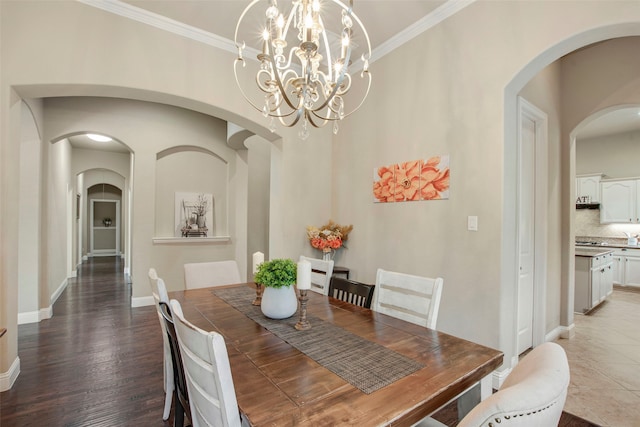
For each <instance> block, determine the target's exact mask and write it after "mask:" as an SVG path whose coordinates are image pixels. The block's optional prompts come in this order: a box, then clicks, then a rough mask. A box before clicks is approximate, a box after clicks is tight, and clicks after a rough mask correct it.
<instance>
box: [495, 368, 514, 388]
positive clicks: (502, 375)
mask: <svg viewBox="0 0 640 427" xmlns="http://www.w3.org/2000/svg"><path fill="white" fill-rule="evenodd" d="M510 373H511V368H505V369H504V370H503V371H498V370H495V371H493V374H492V375H491V386H492V387H493V389H494V390H500V387H502V383H503V382H504V380H506V379H507V376H509V374H510Z"/></svg>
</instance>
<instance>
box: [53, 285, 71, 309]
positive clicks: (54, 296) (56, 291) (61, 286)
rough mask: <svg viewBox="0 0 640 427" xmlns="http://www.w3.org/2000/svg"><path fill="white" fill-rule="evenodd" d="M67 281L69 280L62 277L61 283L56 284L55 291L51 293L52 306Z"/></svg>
mask: <svg viewBox="0 0 640 427" xmlns="http://www.w3.org/2000/svg"><path fill="white" fill-rule="evenodd" d="M68 283H69V281H68V280H67V279H64V280H63V281H62V283H61V284H60V286H58V289H56V290H55V292H54V293H53V295H51V305H52V306H53V304H55V302H56V301H57V300H58V298H60V295H62V293H63V292H64V290H65V289H67V284H68Z"/></svg>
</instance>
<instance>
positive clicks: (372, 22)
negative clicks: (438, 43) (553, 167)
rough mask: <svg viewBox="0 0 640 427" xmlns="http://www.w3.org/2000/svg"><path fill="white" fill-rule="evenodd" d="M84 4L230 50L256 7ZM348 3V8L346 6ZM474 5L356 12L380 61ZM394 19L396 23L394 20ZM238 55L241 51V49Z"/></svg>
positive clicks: (632, 114)
mask: <svg viewBox="0 0 640 427" xmlns="http://www.w3.org/2000/svg"><path fill="white" fill-rule="evenodd" d="M80 1H83V2H85V3H86V4H89V5H91V6H94V7H98V8H103V9H105V10H108V11H110V12H112V13H117V14H120V15H122V16H127V17H129V18H131V19H136V20H138V21H141V22H144V23H146V24H149V25H154V26H157V27H159V28H162V29H165V30H167V31H176V30H175V27H176V26H179V27H180V31H179V32H177V31H176V32H177V33H179V34H182V35H185V34H186V36H187V37H190V35H189V34H192V35H193V34H195V35H196V36H195V38H196V39H199V40H201V38H200V36H201V35H204V37H214V38H222V40H223V41H224V42H225V43H227V44H228V45H229V46H234V41H233V40H234V33H235V27H236V23H237V21H238V18H239V17H240V15H241V14H242V12H243V10H244V9H245V8H246V7H247V6H248V5H249V3H250V1H249V0H121V1H119V0H111V1H109V2H95V1H92V0H80ZM324 1H325V2H326V1H327V0H324ZM342 1H343V2H344V3H347V1H346V0H342ZM473 1H475V0H354V1H353V11H354V13H355V14H356V15H357V16H358V17H359V18H360V20H361V21H362V23H363V25H364V27H365V28H366V29H367V32H368V33H369V38H370V40H371V49H372V52H373V55H372V61H375V60H376V59H379V57H381V56H383V55H385V54H386V53H388V52H389V51H391V50H393V49H394V48H395V47H398V46H400V45H401V44H403V43H404V42H406V41H408V40H410V39H411V38H413V37H415V36H416V35H418V34H420V33H421V32H423V31H426V30H427V29H429V28H431V27H433V26H434V25H436V24H437V23H438V22H441V21H442V20H444V19H446V18H447V17H449V16H451V15H452V14H454V13H456V12H458V11H459V10H461V9H463V8H464V7H466V6H467V5H469V4H471V3H473ZM263 3H265V4H266V2H263ZM288 5H289V1H283V0H281V1H280V3H279V6H280V7H281V8H283V9H284V7H286V6H288ZM254 9H256V10H259V11H260V13H262V12H261V10H262V9H263V7H262V6H256V7H255V8H254ZM259 16H260V17H254V16H251V19H252V21H255V22H256V24H255V25H256V28H259V23H260V22H261V21H262V18H261V16H262V15H259ZM390 17H392V19H389V18H390ZM247 37H248V35H247ZM247 44H248V45H250V42H249V41H247ZM233 49H234V50H235V47H233ZM358 55H359V53H358ZM354 57H357V56H354ZM637 111H638V109H637V108H636V109H622V110H618V111H614V112H612V113H609V114H606V115H604V116H602V117H600V118H598V119H597V120H595V121H593V122H591V123H590V124H589V125H588V126H586V127H585V128H584V129H583V130H581V131H580V132H579V134H578V138H592V137H597V136H602V135H607V134H612V133H621V132H627V131H631V130H640V116H638V115H637ZM69 140H70V142H71V144H72V145H73V146H74V147H79V148H90V149H100V150H106V151H116V152H128V149H127V148H126V147H125V146H124V145H123V144H120V143H118V142H113V143H111V144H109V143H105V144H103V145H101V146H98V147H96V143H95V142H94V141H91V140H89V139H88V138H86V137H83V136H75V137H72V138H69Z"/></svg>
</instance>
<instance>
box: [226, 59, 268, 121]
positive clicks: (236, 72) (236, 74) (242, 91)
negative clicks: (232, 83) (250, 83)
mask: <svg viewBox="0 0 640 427" xmlns="http://www.w3.org/2000/svg"><path fill="white" fill-rule="evenodd" d="M243 61H244V60H243V59H242V58H236V60H235V61H234V63H233V75H234V77H235V79H236V84H237V85H238V88H239V89H240V93H242V96H243V97H244V99H246V100H247V102H248V103H249V104H251V106H252V107H253V108H255V109H256V110H258V111H262V109H261V108H260V107H258V106H257V105H256V104H254V103H253V101H252V100H251V99H249V97H248V96H247V95H246V94H245V93H244V90H243V89H242V86H241V85H240V80H238V71H237V66H238V62H243Z"/></svg>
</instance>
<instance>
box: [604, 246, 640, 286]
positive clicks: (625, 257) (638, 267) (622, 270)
mask: <svg viewBox="0 0 640 427" xmlns="http://www.w3.org/2000/svg"><path fill="white" fill-rule="evenodd" d="M612 260H613V262H612V265H611V266H612V274H613V283H615V284H617V285H623V286H636V287H640V248H638V249H633V248H622V249H617V250H616V251H615V252H614V253H613V258H612Z"/></svg>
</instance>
